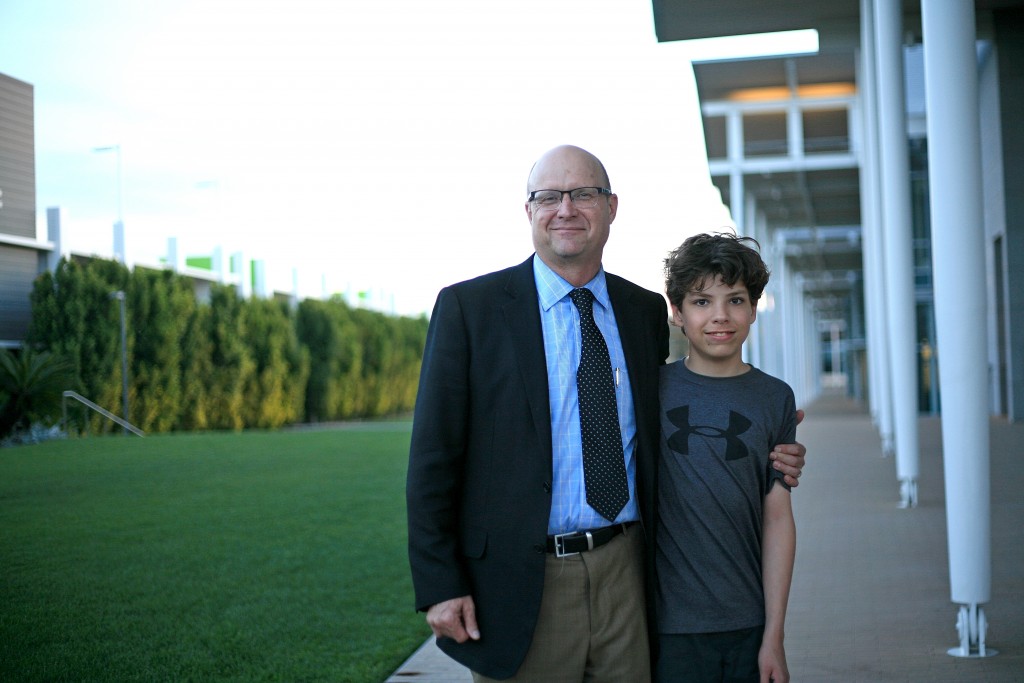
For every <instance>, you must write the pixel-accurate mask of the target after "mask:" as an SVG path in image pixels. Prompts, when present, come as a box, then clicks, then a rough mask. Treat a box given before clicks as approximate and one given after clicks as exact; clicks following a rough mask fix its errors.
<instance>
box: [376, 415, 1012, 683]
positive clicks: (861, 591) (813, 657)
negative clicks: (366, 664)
mask: <svg viewBox="0 0 1024 683" xmlns="http://www.w3.org/2000/svg"><path fill="white" fill-rule="evenodd" d="M919 424H920V439H921V476H920V481H919V492H918V493H919V500H918V506H917V507H916V508H914V509H909V510H904V509H899V508H898V506H897V503H898V501H899V488H898V484H897V481H896V472H895V464H894V463H893V461H892V459H885V458H882V457H881V455H880V452H881V447H880V443H879V439H878V435H877V433H876V431H875V429H874V427H873V426H872V424H871V420H870V417H869V416H868V415H867V414H866V413H865V412H864V411H863V409H862V408H861V407H860V406H859V405H858V404H855V403H853V402H851V401H849V400H847V399H846V398H845V397H842V396H825V397H823V398H820V399H818V400H817V401H816V402H815V403H813V404H812V405H811V406H809V407H808V408H807V419H806V420H805V421H804V424H803V425H801V427H800V428H799V430H798V434H799V438H800V440H801V441H802V442H803V443H804V444H805V445H806V446H807V450H808V453H809V456H808V457H809V464H808V466H807V472H806V474H805V475H804V477H803V479H802V480H801V485H800V488H799V489H797V491H796V495H795V496H794V499H793V500H794V509H795V514H796V519H797V559H796V571H795V575H794V581H793V594H792V597H791V598H790V608H789V617H788V619H787V624H786V626H787V628H786V645H787V648H786V649H787V655H788V659H789V665H790V672H791V673H792V678H793V681H795V682H796V683H821V682H831V681H839V682H842V683H857V682H863V683H889V682H892V683H897V682H898V683H911V682H914V683H916V682H919V681H920V682H923V681H927V682H929V683H934V682H939V681H965V682H971V683H983V682H986V683H994V682H1006V683H1009V682H1011V681H1021V680H1024V424H1020V423H1018V424H1008V423H1007V422H1006V421H1005V420H1001V419H999V420H994V421H993V422H992V423H991V467H992V567H993V575H992V601H991V602H990V603H989V604H987V605H984V607H985V613H986V616H987V618H988V622H989V632H988V637H987V639H986V643H987V645H988V647H989V648H991V649H995V650H998V651H999V654H998V655H996V656H994V657H988V658H986V659H963V658H958V657H952V656H950V655H948V654H947V653H946V651H947V650H948V649H950V648H953V647H956V646H958V645H959V640H958V634H957V631H956V617H957V605H955V604H953V603H951V602H950V598H949V568H948V564H947V549H946V515H945V507H944V499H945V494H944V478H943V471H942V451H941V426H940V421H939V418H934V417H927V418H921V420H920V421H919ZM470 680H472V679H471V677H470V676H469V674H468V672H467V671H466V670H465V669H462V668H461V667H458V666H455V665H454V663H452V662H451V660H450V659H448V658H447V657H446V656H445V655H443V654H441V653H440V651H439V650H437V648H436V647H435V646H434V645H433V643H432V640H428V641H427V642H426V643H424V646H423V647H422V648H420V650H418V651H417V652H416V653H415V654H413V656H412V657H411V658H410V659H409V660H408V661H407V662H406V663H405V664H403V665H402V667H400V668H399V670H398V671H396V672H395V673H394V674H393V675H392V676H391V677H390V678H388V680H387V683H398V682H401V681H422V682H430V683H465V682H466V681H470Z"/></svg>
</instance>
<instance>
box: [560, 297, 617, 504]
mask: <svg viewBox="0 0 1024 683" xmlns="http://www.w3.org/2000/svg"><path fill="white" fill-rule="evenodd" d="M569 298H571V299H572V302H573V303H574V304H576V308H577V309H578V310H579V312H580V329H581V331H582V336H583V351H582V354H581V355H580V367H579V368H578V369H577V370H576V388H577V390H578V392H579V401H580V432H581V433H582V436H583V478H584V481H585V482H586V487H587V503H588V504H589V505H590V507H592V508H594V509H595V510H597V512H598V513H600V514H601V516H602V517H604V518H605V519H607V520H608V521H609V522H614V521H615V518H616V517H617V516H618V515H619V512H620V511H621V510H622V508H623V507H624V506H625V505H626V501H628V500H629V486H628V484H627V483H626V463H625V459H624V457H623V454H622V432H621V431H620V430H619V411H618V408H617V407H616V403H615V382H614V380H613V379H612V362H611V358H610V357H609V356H608V345H607V344H605V342H604V337H603V336H601V331H600V330H599V329H597V324H595V323H594V310H593V309H594V295H593V294H592V293H591V292H590V290H589V289H574V290H572V291H571V292H569Z"/></svg>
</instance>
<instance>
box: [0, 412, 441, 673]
mask: <svg viewBox="0 0 1024 683" xmlns="http://www.w3.org/2000/svg"><path fill="white" fill-rule="evenodd" d="M408 444H409V432H408V429H406V428H398V429H395V428H390V429H389V428H387V427H386V426H382V427H381V428H380V429H374V428H361V429H352V430H335V431H288V432H269V433H265V432H247V433H242V434H224V433H213V434H183V435H168V436H149V437H146V438H144V439H140V438H136V437H130V438H129V437H121V436H116V437H102V438H99V437H98V438H86V439H72V440H67V441H54V442H49V443H44V444H41V445H37V446H22V447H18V448H9V449H4V450H0V680H3V681H147V682H148V681H289V682H295V681H332V682H338V681H369V682H375V683H379V682H380V681H383V680H384V679H385V678H387V676H388V675H389V674H390V673H391V672H392V671H394V669H396V668H397V667H398V665H399V664H401V662H402V661H403V660H404V659H405V658H406V657H407V656H408V655H409V654H410V653H411V652H412V651H413V650H414V649H415V648H416V646H417V645H419V644H420V643H421V642H422V641H423V640H424V639H425V638H426V637H427V635H428V633H429V630H428V629H427V626H426V624H425V623H424V621H423V618H422V615H417V614H415V613H414V612H413V609H412V587H411V582H410V579H409V570H408V563H407V560H406V546H405V543H406V530H405V499H404V484H405V466H406V458H407V454H408Z"/></svg>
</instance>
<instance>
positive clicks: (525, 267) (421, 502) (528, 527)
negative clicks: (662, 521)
mask: <svg viewBox="0 0 1024 683" xmlns="http://www.w3.org/2000/svg"><path fill="white" fill-rule="evenodd" d="M532 259H533V257H531V258H529V259H527V260H526V261H525V262H523V263H521V264H520V265H518V266H515V267H512V268H509V269H506V270H502V271H499V272H496V273H491V274H489V275H484V276H481V277H478V278H476V279H473V280H469V281H467V282H462V283H459V284H456V285H452V286H451V287H447V288H445V289H444V290H442V291H441V293H440V294H439V295H438V297H437V303H436V304H435V306H434V311H433V314H432V317H431V320H430V329H429V331H428V333H427V343H426V349H425V352H424V358H423V368H422V372H421V375H420V384H419V393H418V395H417V399H416V411H415V418H414V421H413V432H412V446H411V449H410V455H409V471H408V481H407V490H406V498H407V504H408V515H409V561H410V565H411V567H412V577H413V585H414V588H415V593H416V609H418V610H425V609H427V608H428V607H429V606H431V605H433V604H435V603H438V602H443V601H445V600H449V599H451V598H455V597H459V596H462V595H472V596H473V600H474V602H475V604H476V613H477V619H478V623H479V626H480V632H481V636H482V637H481V639H480V640H479V641H470V642H467V643H464V644H461V645H460V644H457V643H455V642H454V641H453V640H451V639H447V638H444V639H441V641H440V642H439V645H440V646H441V648H442V649H443V650H444V651H445V652H447V653H448V654H449V655H451V656H452V657H453V658H455V659H456V660H458V661H460V662H462V663H463V664H465V665H466V666H468V667H469V668H470V669H472V670H474V671H478V672H480V673H482V674H483V675H485V676H488V677H491V678H499V679H500V678H507V677H509V676H512V675H513V674H514V673H515V672H516V670H517V669H518V668H519V665H520V664H521V663H522V660H523V658H524V657H525V656H526V651H527V649H528V648H529V646H530V641H531V639H532V636H533V629H534V626H535V624H536V621H537V615H538V613H539V610H540V602H541V593H542V589H543V585H544V558H545V541H546V537H547V525H548V515H549V513H550V510H551V480H552V464H551V463H552V455H551V417H550V408H549V405H548V381H547V368H546V365H545V360H544V339H543V333H542V331H541V322H540V312H539V309H538V306H539V304H538V299H537V288H536V284H535V282H534V276H533V264H532ZM607 281H608V292H609V296H610V298H611V302H612V307H613V309H614V311H615V318H616V321H617V322H618V326H619V335H620V337H621V340H622V348H623V351H624V352H625V356H626V366H627V369H628V372H629V378H630V384H631V386H632V389H633V401H634V406H635V411H636V417H637V447H636V461H637V490H638V498H639V500H640V506H641V514H642V516H643V519H644V524H645V529H646V532H647V536H648V538H652V537H653V529H654V525H653V520H654V516H653V515H654V510H655V498H654V493H655V491H656V486H655V465H656V460H657V453H658V428H659V427H658V424H659V422H658V420H659V416H658V367H659V365H661V364H662V363H663V362H664V360H665V358H666V356H667V355H668V327H667V318H668V315H667V310H666V305H665V301H664V299H663V298H662V297H661V296H660V295H658V294H655V293H654V292H650V291H648V290H645V289H642V288H640V287H638V286H636V285H634V284H632V283H631V282H628V281H627V280H624V279H622V278H620V277H617V276H615V275H611V274H607ZM647 546H648V550H649V553H650V552H653V543H648V544H647ZM652 565H653V563H651V562H648V566H652ZM637 607H638V609H639V608H640V606H639V605H638V606H637Z"/></svg>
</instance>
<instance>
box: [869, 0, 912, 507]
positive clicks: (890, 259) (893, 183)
mask: <svg viewBox="0 0 1024 683" xmlns="http://www.w3.org/2000/svg"><path fill="white" fill-rule="evenodd" d="M902 19H903V17H902V6H901V3H900V2H899V0H875V21H876V24H875V29H876V30H875V37H876V41H877V54H878V71H877V77H878V112H879V117H878V119H879V131H878V132H879V136H878V143H879V152H880V154H881V156H880V159H881V180H882V213H883V218H884V221H883V230H884V233H885V234H884V249H885V296H886V299H887V306H886V310H887V312H888V321H887V322H888V324H887V326H886V329H885V335H884V337H885V340H886V341H887V343H888V345H889V361H890V368H889V371H890V374H891V376H892V406H893V417H894V418H895V427H896V429H895V435H896V477H897V479H899V482H900V505H901V507H914V506H915V505H916V504H917V477H918V461H919V454H918V435H917V343H916V339H917V329H916V327H917V326H916V319H917V316H916V311H915V307H914V256H913V251H912V244H913V242H912V239H913V232H912V227H913V226H912V224H911V218H910V161H909V159H908V156H909V152H908V144H907V124H906V118H907V117H906V105H905V99H904V98H905V96H904V92H903V43H902V39H903V36H902V32H903V22H902Z"/></svg>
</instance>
